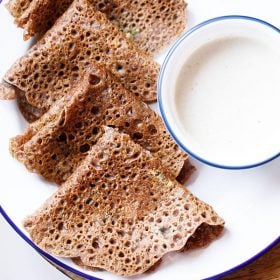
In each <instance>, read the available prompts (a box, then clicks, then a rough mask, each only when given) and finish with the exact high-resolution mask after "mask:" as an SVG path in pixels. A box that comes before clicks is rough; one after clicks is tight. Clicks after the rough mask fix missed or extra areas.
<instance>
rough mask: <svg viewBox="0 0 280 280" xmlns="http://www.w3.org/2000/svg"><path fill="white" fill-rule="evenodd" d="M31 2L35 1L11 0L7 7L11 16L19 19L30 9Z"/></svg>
mask: <svg viewBox="0 0 280 280" xmlns="http://www.w3.org/2000/svg"><path fill="white" fill-rule="evenodd" d="M31 2H34V0H10V1H9V2H8V3H7V5H6V7H7V9H8V10H9V11H10V13H11V15H12V16H13V17H15V18H16V19H17V18H19V17H20V16H21V15H22V14H23V13H24V12H25V11H26V10H27V9H28V7H29V6H30V4H31Z"/></svg>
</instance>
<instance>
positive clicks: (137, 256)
mask: <svg viewBox="0 0 280 280" xmlns="http://www.w3.org/2000/svg"><path fill="white" fill-rule="evenodd" d="M104 130H105V133H104V134H103V136H102V137H101V138H100V139H99V140H98V142H97V144H96V146H95V148H94V149H92V150H91V152H90V153H89V154H88V156H87V157H86V158H85V160H84V161H83V162H82V164H81V165H80V166H79V167H78V169H77V170H76V172H75V173H74V174H73V175H72V176H71V177H70V178H69V179H68V180H67V181H66V182H65V184H63V186H62V187H61V188H59V189H58V191H57V192H56V193H55V194H54V195H53V196H52V197H51V198H50V199H49V200H48V201H47V202H46V204H45V205H44V206H43V207H42V208H41V209H40V210H38V211H37V212H36V213H34V214H33V215H32V216H30V217H28V218H27V219H26V220H25V222H24V227H25V229H26V230H27V231H28V232H29V234H30V236H31V238H32V240H33V241H34V242H35V243H36V244H37V245H38V246H40V247H41V248H42V249H43V250H46V251H47V252H49V253H52V254H54V255H57V256H60V257H67V258H80V260H81V262H82V264H84V265H85V266H88V267H92V268H100V269H105V270H107V271H110V272H113V273H116V274H119V275H123V276H131V275H135V274H140V273H143V272H145V271H147V270H148V269H149V268H151V267H152V266H153V265H154V264H156V263H157V262H158V261H159V260H160V259H161V258H162V257H163V256H164V255H165V254H166V253H168V252H171V251H178V250H182V249H183V248H184V247H185V245H186V243H187V241H188V239H189V238H190V237H191V236H192V235H193V234H194V233H195V232H196V231H197V229H199V228H200V226H202V225H204V224H207V225H209V226H211V227H212V228H216V227H218V228H221V227H223V225H224V221H223V220H222V219H221V218H220V217H219V216H218V215H217V214H216V213H215V212H214V210H213V208H212V207H211V206H209V205H207V204H206V203H204V202H202V201H200V200H199V199H197V198H196V197H194V196H193V195H192V194H191V193H190V192H189V191H188V190H187V189H186V188H185V187H184V186H182V185H180V184H179V183H178V182H177V181H176V180H173V179H171V178H170V177H169V174H168V172H166V171H165V170H164V168H163V167H162V165H161V163H160V161H158V160H157V159H155V158H154V157H153V156H152V155H151V153H150V152H149V151H146V150H144V149H143V148H142V147H141V146H140V145H138V144H136V143H135V142H133V141H132V140H131V139H130V137H129V136H128V135H126V134H122V133H119V132H118V131H116V130H115V129H113V128H108V127H105V128H104Z"/></svg>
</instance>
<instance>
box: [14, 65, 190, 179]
mask: <svg viewBox="0 0 280 280" xmlns="http://www.w3.org/2000/svg"><path fill="white" fill-rule="evenodd" d="M101 125H107V126H114V127H117V128H119V129H120V130H121V131H123V132H125V133H127V134H129V135H130V136H131V138H132V139H133V140H134V141H135V142H137V143H138V144H140V145H141V146H142V147H143V148H144V149H147V150H149V151H150V152H151V153H152V154H153V155H154V156H155V157H157V158H159V159H160V160H161V161H162V163H163V166H165V168H166V169H167V170H168V171H169V172H170V173H171V176H172V177H174V178H176V177H177V176H178V175H181V176H182V175H183V174H185V178H184V179H183V180H184V181H185V180H186V179H187V178H188V177H189V176H190V174H191V173H192V171H193V167H192V166H191V164H190V163H189V161H188V160H187V154H186V153H184V152H183V151H182V150H181V149H180V148H179V147H178V145H177V144H176V143H175V142H174V141H173V139H172V138H171V136H170V135H169V134H168V132H167V131H166V129H165V127H164V124H163V122H162V120H161V118H160V117H159V116H158V115H157V114H156V113H155V112H154V111H153V110H152V109H151V108H150V107H149V106H148V105H147V104H146V103H144V102H142V101H141V100H140V99H139V98H137V97H136V96H135V95H133V94H132V93H131V92H129V91H127V90H126V89H125V88H124V87H123V86H122V85H121V84H120V83H119V82H118V81H117V79H116V78H115V77H114V76H113V75H112V74H110V72H109V71H106V69H105V68H104V67H101V66H100V65H96V66H91V67H89V68H88V69H87V72H86V73H85V75H84V77H83V79H82V80H81V81H78V82H77V84H76V85H75V86H74V87H73V89H72V90H71V91H70V92H69V94H68V96H67V97H65V98H64V99H61V100H59V101H58V102H56V103H55V104H54V105H53V106H52V107H51V109H50V110H49V111H48V112H47V113H46V114H45V115H44V116H43V117H41V118H40V119H39V120H38V121H36V122H35V123H33V124H31V125H30V127H29V129H28V130H27V131H26V132H25V133H24V134H23V135H21V136H17V137H15V138H14V139H13V140H12V142H11V151H12V154H13V155H14V156H15V157H16V158H17V159H19V160H20V161H21V162H23V163H24V164H25V165H26V167H27V168H28V169H29V170H31V171H34V172H38V173H39V174H41V175H42V176H43V177H44V178H46V179H47V180H49V181H52V182H56V183H58V184H61V183H62V182H64V181H65V180H66V179H67V178H68V176H69V175H70V174H72V173H73V171H74V170H75V168H76V167H77V165H78V164H79V163H80V161H81V160H82V159H84V158H85V156H86V155H87V153H88V152H89V151H90V149H91V147H92V146H94V145H95V142H96V141H97V139H98V138H99V137H100V136H101V134H102V132H101V129H100V126H101ZM182 173H183V174H182Z"/></svg>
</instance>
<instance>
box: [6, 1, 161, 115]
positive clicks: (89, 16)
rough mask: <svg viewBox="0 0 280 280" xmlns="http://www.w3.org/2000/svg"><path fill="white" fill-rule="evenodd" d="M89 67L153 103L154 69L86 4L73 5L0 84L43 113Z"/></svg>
mask: <svg viewBox="0 0 280 280" xmlns="http://www.w3.org/2000/svg"><path fill="white" fill-rule="evenodd" d="M92 63H98V64H101V65H105V66H106V68H107V69H109V70H110V71H111V72H112V73H113V74H114V75H115V76H116V77H117V78H118V79H119V80H120V82H121V83H122V84H123V85H124V87H126V88H128V89H129V90H130V91H131V92H133V93H134V94H135V95H137V96H140V97H141V98H142V100H144V101H147V102H150V101H155V100H156V81H157V75H158V70H159V66H158V64H157V63H156V62H155V61H153V60H152V58H151V57H149V56H148V55H146V54H144V53H142V52H140V51H138V49H137V48H136V47H135V46H134V44H132V43H131V42H130V41H129V40H128V39H127V38H126V36H125V35H124V34H123V32H121V31H120V30H119V28H118V27H117V26H116V25H114V24H112V23H111V22H110V21H109V20H108V19H107V17H106V16H105V15H104V14H103V13H101V12H97V11H95V10H94V8H93V7H92V5H90V4H89V2H88V1H87V0H75V1H74V2H73V4H72V5H71V6H70V7H69V9H68V10H67V11H66V12H65V13H64V14H63V16H62V17H61V18H60V19H59V20H58V21H57V22H56V24H55V25H54V26H53V27H52V28H51V29H50V30H49V31H48V32H47V33H46V34H45V36H44V37H43V38H42V39H41V40H40V41H39V42H38V43H37V44H35V45H34V46H33V47H32V48H31V49H30V50H29V51H28V52H27V54H26V55H25V56H23V57H22V58H21V59H19V60H18V61H17V62H16V63H15V64H14V65H13V66H12V67H11V69H10V70H9V71H8V73H6V75H5V77H4V80H5V81H6V82H7V83H9V84H11V85H13V86H14V87H15V88H16V89H17V91H19V92H20V93H23V94H24V97H25V99H26V101H27V103H28V104H29V105H30V106H32V107H34V110H35V111H36V110H37V109H39V110H41V111H47V110H48V109H49V107H50V106H51V105H52V104H53V103H54V102H55V101H56V100H58V99H60V98H61V97H63V96H64V95H65V94H66V92H68V91H69V88H70V87H71V85H72V84H73V83H74V82H75V81H76V80H78V79H79V78H80V77H81V76H82V75H83V73H84V69H85V68H86V67H87V66H88V65H90V64H92ZM29 111H30V112H32V110H31V109H29ZM37 111H38V110H37Z"/></svg>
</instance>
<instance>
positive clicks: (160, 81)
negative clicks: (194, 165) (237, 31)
mask: <svg viewBox="0 0 280 280" xmlns="http://www.w3.org/2000/svg"><path fill="white" fill-rule="evenodd" d="M232 19H234V20H235V19H237V20H246V21H251V22H257V23H259V24H262V25H264V26H266V27H268V28H270V29H272V30H274V31H275V32H277V33H280V29H279V28H277V27H276V26H274V25H272V24H270V23H268V22H266V21H263V20H261V19H258V18H254V17H249V16H242V15H228V16H221V17H216V18H212V19H209V20H206V21H204V22H202V23H200V24H198V25H196V26H194V27H193V28H191V29H190V30H188V31H187V32H185V33H184V34H183V35H182V36H181V37H180V38H179V39H177V41H176V42H175V43H174V44H173V46H172V47H171V49H170V50H169V52H168V53H167V56H166V57H165V59H164V62H163V64H162V66H161V69H160V74H159V78H158V84H157V95H158V96H157V97H158V104H159V110H160V113H161V116H162V118H163V121H164V124H165V126H166V128H167V130H168V131H169V133H170V134H171V136H172V137H173V138H174V140H175V141H176V142H177V144H178V145H179V146H180V147H181V148H182V149H183V150H184V151H185V152H186V153H188V154H189V155H190V156H191V157H193V158H195V159H197V160H199V161H200V162H203V163H205V164H207V165H210V166H213V167H217V168H222V169H231V170H240V169H248V168H253V167H257V166H260V165H263V164H265V163H268V162H270V161H272V160H274V159H276V158H277V157H279V156H280V151H279V152H278V153H277V154H276V155H273V156H271V157H269V158H267V159H265V160H263V161H260V162H256V163H252V164H247V165H238V166H234V165H232V166H231V165H223V164H218V163H215V162H211V161H209V160H207V159H205V158H203V157H202V156H200V155H198V154H196V153H194V152H193V151H192V150H191V149H189V148H188V147H187V146H186V145H185V144H184V143H183V142H182V141H181V140H180V139H179V137H178V136H177V135H176V133H175V132H174V130H173V129H172V126H171V125H170V122H169V120H168V118H167V116H166V113H165V109H164V105H163V94H162V92H163V79H164V74H165V70H166V68H167V66H168V65H169V61H170V59H171V57H172V56H173V54H174V52H175V51H176V50H177V48H178V47H179V46H180V45H181V44H182V42H184V41H185V40H187V39H188V37H189V36H190V35H191V34H192V33H194V32H196V31H197V30H199V29H201V28H203V27H205V26H207V25H209V24H212V23H215V22H220V21H226V20H232Z"/></svg>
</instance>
